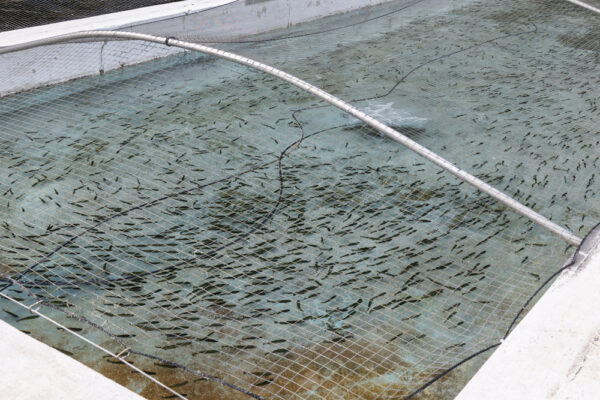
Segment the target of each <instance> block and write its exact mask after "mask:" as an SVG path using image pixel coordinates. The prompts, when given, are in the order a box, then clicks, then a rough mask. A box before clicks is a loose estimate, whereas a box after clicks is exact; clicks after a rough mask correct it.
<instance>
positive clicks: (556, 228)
mask: <svg viewBox="0 0 600 400" xmlns="http://www.w3.org/2000/svg"><path fill="white" fill-rule="evenodd" d="M98 38H105V39H106V38H108V39H128V40H143V41H147V42H154V43H160V44H165V45H167V46H174V47H179V48H182V49H186V50H192V51H198V52H201V53H204V54H209V55H212V56H215V57H218V58H222V59H225V60H229V61H233V62H235V63H238V64H242V65H246V66H248V67H250V68H253V69H256V70H259V71H262V72H265V73H267V74H269V75H272V76H275V77H277V78H279V79H282V80H284V81H286V82H289V83H291V84H292V85H294V86H296V87H298V88H300V89H302V90H304V91H306V92H308V93H311V94H313V95H315V96H317V97H319V98H321V99H323V100H325V101H326V102H328V103H329V104H331V105H333V106H335V107H337V108H339V109H340V110H342V111H344V112H346V113H348V114H350V115H352V116H353V117H355V118H357V119H359V120H361V121H363V122H365V123H366V124H368V125H370V126H371V127H373V128H375V129H376V130H378V131H379V132H381V133H382V134H384V135H385V136H387V137H388V138H390V139H392V140H394V141H396V142H398V143H400V144H402V145H404V146H406V147H408V148H409V149H410V150H412V151H414V152H415V153H417V154H419V155H421V156H422V157H424V158H426V159H427V160H429V161H431V162H433V163H434V164H436V165H438V166H439V167H441V168H443V169H445V170H446V171H448V172H450V173H451V174H452V175H454V176H456V177H457V178H459V179H461V180H462V181H464V182H466V183H468V184H470V185H472V186H474V187H475V188H477V189H478V190H480V191H482V192H484V193H487V194H488V195H490V196H491V197H493V198H494V199H496V200H498V201H499V202H501V203H503V204H504V205H506V206H507V207H509V208H511V209H512V210H514V211H515V212H517V213H519V214H521V215H522V216H524V217H526V218H529V219H530V220H531V221H533V222H535V223H536V224H538V225H540V226H542V227H544V228H545V229H547V230H549V231H551V232H553V233H555V234H557V235H558V236H560V237H561V238H562V239H564V240H566V241H567V242H569V243H570V244H572V245H575V246H579V244H580V243H581V241H582V239H581V238H579V237H578V236H576V235H575V234H573V233H572V232H570V231H569V230H567V229H565V228H563V227H562V226H560V225H558V224H555V223H554V222H552V221H550V220H549V219H548V218H546V217H544V216H543V215H541V214H539V213H537V212H536V211H534V210H532V209H531V208H529V207H527V206H525V205H524V204H522V203H520V202H518V201H517V200H515V199H513V198H512V197H510V196H508V195H506V194H505V193H503V192H501V191H499V190H498V189H496V188H494V187H492V186H490V185H488V184H487V183H485V182H484V181H482V180H481V179H479V178H477V177H475V176H473V175H471V174H469V173H468V172H466V171H464V170H462V169H460V168H459V167H457V166H456V165H454V164H452V163H451V162H450V161H448V160H446V159H444V158H442V157H440V156H439V155H437V154H436V153H434V152H432V151H431V150H429V149H428V148H426V147H424V146H421V145H420V144H419V143H417V142H415V141H413V140H411V139H409V138H408V137H406V136H404V135H403V134H401V133H400V132H398V131H397V130H395V129H393V128H391V127H389V126H388V125H386V124H384V123H382V122H380V121H378V120H376V119H375V118H373V117H371V116H370V115H368V114H365V113H364V112H362V111H360V110H359V109H357V108H356V107H354V106H352V105H350V104H348V103H346V102H345V101H343V100H341V99H339V98H337V97H335V96H333V95H331V94H329V93H327V92H325V91H324V90H322V89H319V88H318V87H316V86H313V85H311V84H310V83H308V82H305V81H303V80H302V79H299V78H296V77H295V76H293V75H290V74H288V73H286V72H283V71H281V70H278V69H276V68H273V67H271V66H269V65H266V64H263V63H261V62H258V61H255V60H252V59H250V58H247V57H243V56H240V55H237V54H234V53H230V52H227V51H223V50H219V49H215V48H213V47H209V46H205V45H202V44H197V43H190V42H184V41H181V40H177V39H175V38H165V37H160V36H153V35H146V34H142V33H135V32H118V31H89V32H79V33H72V34H68V35H63V36H57V37H53V38H47V39H41V40H37V41H33V42H29V43H24V44H21V45H16V46H12V47H8V48H0V54H4V53H9V52H14V51H19V50H25V49H29V48H32V47H37V46H42V45H48V44H54V43H61V42H66V41H70V40H78V39H98Z"/></svg>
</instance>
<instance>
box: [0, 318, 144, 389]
mask: <svg viewBox="0 0 600 400" xmlns="http://www.w3.org/2000/svg"><path fill="white" fill-rule="evenodd" d="M0 338H1V340H0V354H2V358H3V364H4V368H2V373H1V374H0V398H2V399H11V400H40V399H44V400H64V399H69V400H89V399H94V400H114V399H119V400H143V398H142V397H141V396H139V395H137V394H135V393H133V392H131V391H129V390H128V389H126V388H124V387H123V386H120V385H119V384H117V383H115V382H113V381H111V380H110V379H108V378H106V377H104V376H103V375H101V374H100V373H98V372H95V371H94V370H92V369H90V368H88V367H86V366H85V365H83V364H81V363H80V362H78V361H75V360H73V359H72V358H71V357H68V356H66V355H65V354H63V353H61V352H60V351H58V350H55V349H53V348H51V347H49V346H46V345H45V344H43V343H41V342H38V341H37V340H35V339H33V338H31V337H29V336H27V335H26V334H24V333H23V332H21V331H19V330H17V329H15V328H13V327H12V326H10V325H8V324H7V323H5V322H3V321H1V320H0Z"/></svg>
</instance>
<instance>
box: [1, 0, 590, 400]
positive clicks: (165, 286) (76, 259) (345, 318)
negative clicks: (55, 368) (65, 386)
mask: <svg viewBox="0 0 600 400" xmlns="http://www.w3.org/2000/svg"><path fill="white" fill-rule="evenodd" d="M597 26H598V16H595V15H594V14H592V13H589V12H588V11H587V10H585V9H582V8H578V7H576V6H574V5H572V4H570V3H567V2H563V1H533V2H525V3H524V2H517V1H506V2H489V1H482V2H478V1H454V2H435V1H426V0H425V1H415V2H412V3H407V2H401V1H391V2H388V3H386V4H384V5H382V6H379V7H375V8H369V9H368V10H362V11H357V12H354V13H349V14H345V15H343V16H339V17H335V18H328V19H326V20H324V21H316V22H312V23H309V24H304V25H300V26H296V27H291V28H289V29H287V30H282V31H277V32H271V33H269V34H263V35H260V36H257V37H251V38H240V40H227V41H229V42H236V43H221V44H220V45H219V47H221V48H224V49H228V50H232V51H235V52H237V53H240V54H244V55H247V56H249V57H252V58H255V59H259V60H261V61H264V62H266V63H268V64H271V65H275V66H277V67H278V68H280V69H283V70H285V71H288V72H290V73H292V74H295V75H297V76H299V77H300V78H302V79H306V80H307V81H309V82H312V83H314V84H316V85H318V86H320V87H322V88H323V89H324V90H327V91H328V92H331V93H333V94H335V95H337V96H339V97H341V98H343V99H346V100H349V101H350V102H351V103H352V104H354V105H356V106H358V107H359V108H361V109H363V110H365V111H366V112H367V113H369V114H370V115H373V116H376V117H377V118H378V119H380V120H382V121H385V122H386V123H388V124H390V125H391V126H393V127H394V128H395V129H397V130H398V131H400V132H402V133H404V134H405V135H407V136H409V137H411V138H413V139H414V140H416V141H417V142H419V143H421V144H423V145H425V146H427V147H428V148H431V149H432V150H434V151H435V152H437V153H438V154H441V155H442V156H444V157H446V158H447V159H449V160H452V161H454V162H456V163H457V164H458V165H460V166H461V167H463V168H465V169H466V170H467V171H469V172H471V173H474V174H476V175H477V176H478V177H480V178H482V179H483V180H485V181H486V182H489V183H491V184H493V185H494V186H496V187H498V188H499V189H501V190H503V191H505V192H507V193H508V194H510V195H511V196H514V197H515V198H517V199H518V200H520V201H522V202H523V203H525V204H527V205H529V206H531V207H533V208H534V209H536V210H537V211H539V212H541V213H542V214H543V215H545V216H548V217H550V218H551V219H552V220H553V221H555V222H557V223H560V224H561V225H563V226H567V227H569V228H570V229H571V230H573V231H574V232H575V233H577V234H579V235H581V236H583V235H584V234H585V233H586V232H587V231H589V229H590V228H591V227H592V226H593V225H594V224H595V223H596V222H597V220H598V219H599V212H600V204H599V203H598V202H597V201H595V200H594V198H595V197H596V191H597V183H596V176H595V171H596V169H597V162H598V160H599V158H600V157H598V155H597V152H596V151H595V148H596V146H597V145H598V141H599V140H600V135H599V131H598V126H600V124H599V123H598V122H599V113H598V112H597V105H596V101H597V99H598V95H599V93H598V91H599V90H598V88H599V87H600V85H598V79H599V78H598V60H599V58H598V57H599V54H600V44H599V43H600V42H599V41H598V28H597ZM169 33H170V34H173V33H174V32H169ZM177 34H178V36H180V37H183V36H185V35H187V37H186V38H187V39H191V40H196V41H206V40H209V39H207V37H203V36H202V35H201V34H200V33H198V32H196V33H193V30H192V29H189V30H187V31H186V32H185V33H184V32H177ZM218 39H219V38H216V37H211V38H210V40H213V41H216V42H218V41H219V40H218ZM221 42H225V40H222V41H221ZM123 46H125V44H123ZM127 46H129V47H127V51H128V52H129V53H128V54H127V55H126V54H123V55H122V57H131V52H132V51H134V52H147V51H150V50H155V49H156V48H160V46H159V45H156V44H147V43H138V44H136V47H135V48H134V49H132V48H131V44H130V43H128V44H127ZM123 48H124V47H123ZM123 48H119V43H115V44H114V47H112V48H111V49H113V50H110V51H112V52H113V54H112V56H114V57H119V55H120V54H121V53H124V50H123ZM47 57H48V58H47V59H48V68H53V66H56V65H59V64H64V65H68V64H69V62H72V61H73V60H74V59H75V57H77V59H79V60H81V59H83V60H85V59H87V58H89V59H92V57H96V53H94V52H93V51H91V50H90V52H89V54H86V52H85V50H79V51H78V53H77V54H76V55H73V60H70V59H69V58H66V59H60V60H57V59H55V57H54V53H53V47H52V46H47ZM0 114H1V117H0V118H1V120H2V128H0V135H1V136H0V143H1V145H0V149H1V150H0V160H1V161H0V162H1V165H2V169H1V172H0V173H1V175H0V215H1V218H0V219H1V224H0V257H1V258H0V274H1V276H2V279H3V282H6V289H4V291H3V293H6V294H7V295H10V296H11V297H13V298H15V299H17V300H21V301H23V302H25V303H27V304H32V303H35V302H36V301H38V300H42V301H43V302H42V303H41V307H42V310H43V311H44V313H45V314H47V315H49V316H51V317H52V318H53V319H55V320H57V321H61V322H62V323H64V324H65V325H67V326H68V327H70V328H71V329H72V330H74V331H76V332H78V333H80V334H82V335H83V336H85V337H87V338H89V339H91V340H92V341H94V342H95V343H98V344H100V345H102V346H103V347H106V348H108V349H110V350H111V351H113V352H115V353H119V352H121V351H122V350H124V349H129V350H130V351H129V356H128V358H127V359H128V360H129V361H131V362H133V363H134V364H135V365H137V366H139V367H141V368H142V369H143V370H144V371H146V372H147V373H148V374H150V375H152V376H154V377H156V378H157V379H159V380H160V381H162V382H164V383H166V384H167V385H169V386H170V387H171V388H173V390H175V391H176V392H178V393H180V394H181V395H183V396H186V397H188V398H193V399H212V398H248V397H254V398H264V399H275V398H285V399H288V398H289V399H291V398H302V399H311V398H328V399H337V398H348V399H352V398H362V399H375V398H377V399H383V398H388V399H396V398H407V397H409V396H411V395H412V394H414V393H416V392H418V391H419V390H420V389H421V388H422V387H424V385H426V384H427V383H428V382H430V381H431V380H432V379H434V378H435V377H438V376H440V374H442V373H443V372H444V371H446V370H448V369H449V368H451V367H452V366H454V365H456V364H457V363H460V362H461V361H463V360H465V359H466V358H468V357H469V356H471V355H472V354H475V353H477V352H479V351H480V350H482V349H485V348H487V347H488V346H491V345H495V344H497V343H498V341H499V340H500V339H502V338H503V337H504V336H505V334H506V333H507V329H509V327H510V326H511V322H512V320H513V319H514V318H515V316H517V315H518V313H519V311H520V309H521V307H522V306H523V305H524V304H525V303H526V302H527V300H528V299H529V298H530V297H531V296H532V294H533V293H535V291H536V290H537V289H538V288H539V287H540V286H541V285H543V284H544V282H545V281H546V280H547V279H548V278H549V277H551V276H552V275H553V274H554V273H555V272H556V271H557V270H558V269H559V268H561V266H562V265H563V264H564V263H565V261H566V260H567V258H568V257H569V255H570V254H571V253H572V251H573V249H572V248H571V247H570V246H568V245H567V244H565V242H563V241H562V240H561V239H560V238H558V237H556V236H554V235H553V234H552V233H549V232H547V231H545V230H543V229H542V228H540V227H538V226H536V225H535V224H533V223H532V222H530V221H528V220H527V219H525V218H523V217H520V216H518V215H517V214H516V213H514V212H513V211H511V210H508V209H506V208H505V207H503V206H501V205H500V204H498V203H497V202H495V201H494V200H492V199H491V198H489V197H488V196H487V195H485V194H482V193H480V192H477V191H476V190H475V189H474V188H471V187H470V186H468V185H466V184H464V183H462V182H461V181H459V180H458V179H456V178H454V177H452V176H451V175H449V174H447V173H446V172H445V171H443V170H440V169H439V168H438V167H436V166H434V165H433V164H430V163H428V162H427V161H424V160H423V159H421V158H420V157H419V156H417V155H416V154H414V153H412V152H410V151H409V150H407V149H405V148H403V147H401V146H399V145H398V144H396V143H394V142H391V141H390V140H388V139H385V138H383V137H381V136H380V135H379V134H378V133H377V132H375V131H374V130H372V129H371V128H369V127H366V126H364V125H363V124H362V123H359V122H358V121H356V120H354V119H352V118H350V117H348V116H347V115H345V114H344V113H342V112H341V111H338V110H336V109H334V108H332V107H328V106H326V104H325V103H323V102H320V101H317V100H315V98H313V97H311V96H310V95H308V94H306V93H304V92H302V91H300V90H299V89H296V88H293V87H291V86H290V85H288V84H287V83H284V82H282V81H279V80H277V79H276V78H274V77H271V76H267V75H264V74H262V73H259V72H256V71H252V70H249V69H248V68H245V67H242V66H238V65H234V64H231V63H228V62H226V61H222V60H215V59H212V58H210V57H207V56H203V55H199V54H194V53H182V54H179V55H175V56H171V57H168V58H163V59H160V60H156V61H153V62H148V63H144V64H140V65H136V66H131V67H127V68H123V69H120V70H116V71H112V72H109V73H106V74H103V75H98V76H93V77H88V78H84V79H78V80H74V81H71V82H67V83H62V84H59V85H55V86H52V87H48V88H43V89H37V90H32V91H28V92H24V93H19V94H15V95H11V96H6V97H4V98H2V99H0ZM0 306H1V307H0V313H1V314H0V315H2V318H3V319H4V320H6V321H8V322H10V323H11V324H13V325H15V326H17V327H18V328H19V329H22V330H24V331H26V332H28V333H30V334H31V335H32V336H34V337H37V338H39V339H41V340H43V341H44V342H46V343H48V344H50V345H52V346H54V347H56V348H59V349H61V350H62V351H64V352H66V353H67V354H70V355H72V356H73V357H75V358H77V359H80V360H82V361H83V362H85V363H87V364H89V365H91V366H93V367H94V368H96V369H97V370H99V371H101V372H102V373H104V374H105V375H107V376H109V377H111V378H113V379H115V380H117V381H118V382H120V383H123V384H125V385H126V386H128V387H130V388H132V389H133V390H136V391H138V392H140V393H142V394H143V395H144V396H146V397H148V398H163V397H169V396H171V395H172V394H171V393H168V392H166V391H164V390H163V389H161V388H159V387H158V386H156V385H154V384H152V383H150V382H149V381H147V380H145V378H143V377H142V376H140V375H139V374H137V373H135V372H133V371H131V370H130V369H128V367H127V366H125V365H123V364H122V363H120V362H118V361H116V360H114V359H113V358H109V357H105V356H103V355H102V354H99V352H98V351H97V350H94V349H90V348H89V347H88V346H86V345H84V344H82V343H81V342H77V341H75V340H73V339H72V337H70V336H69V335H67V334H65V333H63V332H62V331H60V330H54V329H48V325H47V322H45V321H43V320H41V319H40V318H38V317H36V316H35V315H30V314H28V313H27V312H26V311H23V309H21V308H19V307H17V306H16V305H14V304H12V303H10V302H9V301H5V300H2V301H1V304H0ZM484 359H485V355H482V356H480V357H479V358H476V359H475V360H474V362H471V363H467V364H464V365H463V366H462V368H461V369H459V370H457V371H455V372H454V374H452V375H448V376H446V377H445V379H443V380H442V383H441V384H438V385H437V386H435V387H431V388H430V389H428V390H427V391H425V392H423V393H418V395H419V396H422V397H424V398H426V397H427V396H430V397H433V398H452V397H453V396H454V395H455V394H456V393H458V391H459V390H460V388H461V386H462V385H463V384H464V383H465V382H466V380H468V379H469V377H470V376H472V374H473V373H474V371H475V370H476V368H477V367H478V365H479V364H480V363H481V362H483V361H484Z"/></svg>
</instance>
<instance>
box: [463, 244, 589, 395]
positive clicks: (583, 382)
mask: <svg viewBox="0 0 600 400" xmlns="http://www.w3.org/2000/svg"><path fill="white" fill-rule="evenodd" d="M589 253H590V254H589V256H588V257H587V260H585V261H584V263H583V264H582V265H581V266H580V267H579V268H578V269H576V270H575V271H566V273H565V274H563V275H562V276H560V277H559V278H558V279H557V281H556V282H555V283H554V284H553V285H552V286H551V287H550V289H549V290H548V292H546V293H545V294H544V295H543V296H542V298H541V299H540V300H539V301H538V302H537V304H536V305H535V306H534V307H533V309H532V310H531V311H530V312H529V313H528V314H527V316H526V317H525V318H524V319H523V321H522V322H521V323H520V324H519V325H518V326H517V327H516V328H515V330H514V331H513V332H512V333H511V334H510V335H509V336H508V338H507V339H506V340H505V341H504V343H502V345H500V347H499V348H498V349H497V350H496V352H495V353H494V354H493V355H492V356H491V357H490V359H489V360H488V361H487V362H486V363H485V364H484V365H483V367H481V369H480V370H479V371H478V372H477V374H476V375H475V376H474V377H473V379H472V380H471V381H470V382H469V383H468V384H467V386H466V387H465V388H464V389H463V390H462V392H461V393H460V394H459V395H458V397H457V398H456V400H481V399H486V400H505V399H511V400H520V399H523V400H530V399H540V400H541V399H556V400H558V399H560V400H567V399H572V400H588V399H589V400H595V399H598V398H600V290H599V286H600V249H599V248H598V244H597V240H596V244H595V246H594V247H593V248H592V249H590V252H589Z"/></svg>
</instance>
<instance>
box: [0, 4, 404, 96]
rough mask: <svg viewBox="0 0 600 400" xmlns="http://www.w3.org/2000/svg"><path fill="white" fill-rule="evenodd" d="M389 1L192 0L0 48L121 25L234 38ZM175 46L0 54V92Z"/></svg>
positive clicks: (91, 45) (11, 39)
mask: <svg viewBox="0 0 600 400" xmlns="http://www.w3.org/2000/svg"><path fill="white" fill-rule="evenodd" d="M386 1H389V0H236V1H233V0H190V1H182V2H178V3H171V4H166V5H160V6H153V7H145V8H140V9H137V10H131V11H124V12H120V13H114V14H106V15H101V16H97V17H91V18H84V19H79V20H74V21H67V22H61V23H57V24H50V25H44V26H38V27H32V28H26V29H19V30H15V31H8V32H2V33H0V47H9V46H11V45H15V44H19V43H25V42H29V41H32V40H39V39H43V38H48V37H54V36H60V35H63V34H67V33H72V32H79V31H83V30H125V31H135V32H141V33H149V34H155V35H159V36H176V37H182V38H183V37H190V36H194V37H202V38H206V39H207V40H220V41H223V40H232V39H237V38H243V37H247V36H250V35H254V34H258V33H263V32H268V31H272V30H275V29H281V28H287V27H289V26H292V25H296V24H299V23H302V22H307V21H311V20H314V19H317V18H322V17H325V16H328V15H334V14H339V13H344V12H348V11H351V10H355V9H359V8H363V7H367V6H372V5H376V4H380V3H384V2H386ZM407 1H408V0H407ZM179 51H180V50H179V49H173V48H169V47H166V46H160V45H152V46H149V45H146V44H141V43H139V42H122V41H121V42H88V43H69V44H59V45H52V46H43V47H39V48H33V49H29V50H24V51H20V52H18V53H9V54H4V55H0V75H2V77H3V79H1V80H0V96H4V95H6V94H10V93H15V92H19V91H23V90H28V89H33V88H36V87H40V86H46V85H50V84H55V83H59V82H64V81H67V80H71V79H74V78H79V77H83V76H89V75H93V74H98V73H101V72H106V71H110V70H112V69H115V68H120V67H122V66H125V65H131V64H135V63H139V62H144V61H149V60H152V59H156V58H159V57H164V56H167V55H171V54H175V53H177V52H179ZM4 77H6V78H4Z"/></svg>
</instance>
